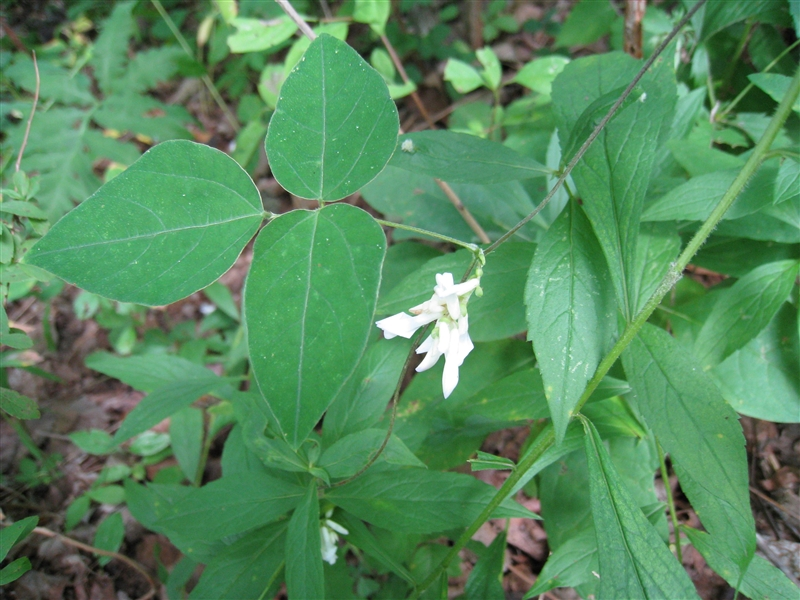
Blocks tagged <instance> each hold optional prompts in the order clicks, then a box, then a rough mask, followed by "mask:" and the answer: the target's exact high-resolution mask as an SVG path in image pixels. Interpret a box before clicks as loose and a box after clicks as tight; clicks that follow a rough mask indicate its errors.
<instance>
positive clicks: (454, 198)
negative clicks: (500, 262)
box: [434, 178, 492, 244]
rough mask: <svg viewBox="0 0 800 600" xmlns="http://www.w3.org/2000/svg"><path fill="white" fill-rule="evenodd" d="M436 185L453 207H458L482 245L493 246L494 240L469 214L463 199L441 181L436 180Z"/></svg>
mask: <svg viewBox="0 0 800 600" xmlns="http://www.w3.org/2000/svg"><path fill="white" fill-rule="evenodd" d="M434 181H435V182H436V185H438V186H439V187H440V188H441V190H442V191H443V192H444V195H445V196H447V199H448V200H450V202H452V203H453V206H455V207H456V210H457V211H458V212H459V213H460V214H461V217H462V218H463V219H464V221H465V222H466V223H467V225H469V228H470V229H472V231H474V232H475V235H477V236H478V239H479V240H480V241H481V244H491V243H492V240H490V239H489V236H488V235H486V232H485V231H484V230H483V227H481V226H480V223H478V222H477V221H476V220H475V217H473V216H472V213H470V212H469V210H468V209H467V207H466V206H464V203H463V202H461V198H459V197H458V195H457V194H456V193H455V192H454V191H453V188H451V187H450V186H449V185H447V184H446V183H445V182H444V181H442V180H441V179H436V178H434Z"/></svg>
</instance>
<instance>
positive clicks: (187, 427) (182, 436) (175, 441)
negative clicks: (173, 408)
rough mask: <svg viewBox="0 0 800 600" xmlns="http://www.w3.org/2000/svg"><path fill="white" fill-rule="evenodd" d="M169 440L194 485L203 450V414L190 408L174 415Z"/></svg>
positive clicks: (170, 425)
mask: <svg viewBox="0 0 800 600" xmlns="http://www.w3.org/2000/svg"><path fill="white" fill-rule="evenodd" d="M169 438H170V443H171V445H172V452H173V453H174V454H175V459H176V460H177V461H178V464H179V465H180V467H181V471H183V474H184V475H186V479H188V480H189V482H191V483H193V482H194V481H195V479H196V477H197V469H198V467H199V466H200V455H201V452H202V450H203V412H202V411H201V410H198V409H196V408H192V407H191V406H190V407H187V408H184V409H182V410H179V411H178V412H176V413H175V414H173V415H172V418H171V419H170V423H169Z"/></svg>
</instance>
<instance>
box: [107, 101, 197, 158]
mask: <svg viewBox="0 0 800 600" xmlns="http://www.w3.org/2000/svg"><path fill="white" fill-rule="evenodd" d="M92 117H93V119H94V120H95V121H97V123H98V124H99V125H101V126H102V127H104V128H106V129H115V130H117V131H128V132H131V133H134V134H138V135H144V136H146V137H148V138H150V139H151V140H152V141H155V142H163V141H165V140H170V139H184V140H188V139H191V137H192V136H191V134H190V133H189V131H188V130H187V129H186V125H187V124H188V123H191V122H192V121H193V120H194V119H193V118H192V116H191V114H190V113H189V112H188V111H187V110H186V109H185V108H183V107H182V106H174V105H169V104H164V103H163V102H160V101H158V100H156V99H155V98H152V97H150V96H142V95H139V94H134V93H131V92H127V93H124V94H115V95H113V96H109V97H108V98H106V100H105V101H104V102H103V104H102V105H100V107H99V108H98V109H97V110H96V111H94V113H92ZM204 147H206V146H204Z"/></svg>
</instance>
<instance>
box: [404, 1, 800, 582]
mask: <svg viewBox="0 0 800 600" xmlns="http://www.w3.org/2000/svg"><path fill="white" fill-rule="evenodd" d="M698 4H699V3H698ZM698 4H695V8H696V7H697V6H698ZM687 16H688V15H687ZM798 95H800V68H798V70H797V72H796V73H795V76H794V78H793V79H792V82H791V84H790V85H789V89H788V90H787V92H786V94H785V95H784V97H783V100H781V103H780V104H779V105H778V109H777V110H776V111H775V114H774V115H773V117H772V120H771V121H770V123H769V125H768V126H767V129H766V131H765V132H764V135H763V136H762V137H761V139H760V140H759V141H758V143H757V144H756V146H755V148H754V149H753V152H752V154H751V155H750V158H749V159H748V160H747V162H746V163H745V165H744V167H743V168H742V170H741V172H740V173H739V175H738V176H737V177H736V179H735V180H734V181H733V183H732V184H731V186H730V188H728V191H727V192H725V195H724V196H723V197H722V198H721V199H720V201H719V203H718V204H717V206H716V207H715V208H714V210H713V211H712V212H711V215H710V216H709V217H708V219H706V221H705V222H704V223H703V225H702V226H701V227H700V229H699V230H698V231H697V233H696V234H695V236H694V237H693V238H692V240H691V241H690V242H689V244H688V245H687V246H686V248H685V249H684V251H683V252H681V255H680V256H679V257H678V260H677V261H676V262H675V263H673V264H672V265H671V266H670V269H669V270H668V271H667V274H666V275H665V276H664V278H663V279H662V281H661V283H660V284H659V286H658V288H657V289H656V291H655V292H653V295H652V296H651V297H650V299H649V300H648V301H647V304H645V306H644V308H642V310H641V311H640V312H639V313H638V314H637V315H636V317H634V319H633V321H631V322H630V323H629V324H628V326H627V327H626V328H625V330H624V331H623V332H622V335H621V336H620V338H619V340H617V343H616V344H614V347H613V348H612V349H611V351H610V352H609V353H608V354H607V355H606V356H605V357H604V358H603V360H602V361H601V362H600V364H599V365H598V367H597V371H596V372H595V374H594V376H593V377H592V379H591V380H590V381H589V384H588V385H587V386H586V389H585V390H584V392H583V394H582V395H581V398H580V400H579V402H578V405H577V406H576V407H575V409H574V410H573V414H577V413H579V412H580V410H581V409H582V408H583V405H584V404H585V403H586V401H587V400H588V399H589V397H590V396H591V395H592V393H593V392H594V391H595V389H597V386H598V385H599V384H600V381H601V380H602V379H603V377H605V375H606V373H608V371H609V369H610V368H611V367H612V365H613V364H614V363H615V362H616V361H617V358H619V356H620V355H621V354H622V351H623V350H625V348H627V347H628V344H630V343H631V341H633V338H634V337H636V334H637V333H638V332H639V330H640V329H641V328H642V327H643V326H644V324H645V322H647V319H648V318H649V317H650V315H651V314H652V313H653V311H655V309H656V307H657V306H658V305H659V304H660V303H661V300H662V299H663V298H664V296H666V294H667V293H668V292H669V291H670V289H672V286H673V285H675V283H676V282H677V281H678V280H679V279H680V277H681V274H682V273H683V270H684V269H685V268H686V265H688V264H689V261H690V260H691V259H692V257H694V255H695V254H696V253H697V251H698V250H699V249H700V246H702V245H703V244H704V243H705V241H706V239H708V237H709V236H710V235H711V232H712V231H713V230H714V228H715V227H716V226H717V225H718V224H719V222H720V220H722V217H723V216H724V214H725V212H726V211H727V210H728V209H729V208H730V206H731V204H733V201H734V200H735V199H736V197H737V196H738V195H739V193H741V191H742V190H743V189H744V187H745V185H746V184H747V181H748V180H749V179H750V177H751V176H752V175H753V174H754V173H755V172H756V170H757V169H758V167H759V166H760V165H761V163H762V162H763V160H764V158H765V156H766V155H767V152H768V151H769V147H770V146H771V145H772V142H773V141H774V140H775V138H776V137H777V135H778V132H779V131H780V130H781V127H783V124H784V123H785V122H786V119H787V118H788V116H789V115H790V114H791V112H792V105H793V104H794V102H795V101H796V100H797V97H798ZM487 252H488V250H487ZM545 433H547V439H544V438H545ZM540 440H541V441H542V447H541V448H540V447H539V442H540ZM554 440H555V436H554V434H553V428H552V424H549V425H548V427H547V429H545V430H543V431H542V434H541V435H540V436H539V438H537V441H536V442H534V446H535V447H536V448H537V452H538V456H541V454H542V453H543V452H544V451H545V450H547V449H548V448H549V447H550V446H551V445H552V443H553V441H554ZM539 450H540V451H539ZM538 456H537V458H538ZM526 458H528V457H526ZM534 462H535V459H534V460H523V461H522V462H520V464H519V465H518V466H517V469H516V470H515V471H514V472H513V473H512V475H511V477H509V480H511V479H512V478H513V479H514V481H518V480H519V478H521V477H522V476H523V475H524V474H525V472H526V471H527V470H528V469H529V468H530V467H531V465H532V464H533V463H534ZM509 480H506V483H508V481H509ZM512 485H513V484H512ZM510 490H511V487H510V486H509V487H507V486H506V484H503V487H501V488H500V489H499V490H498V491H497V494H496V495H495V497H494V498H492V501H491V502H490V504H489V506H490V507H492V510H494V508H496V507H497V506H499V505H500V503H501V502H502V501H503V500H505V497H506V494H508V493H509V491H510ZM487 508H488V507H487ZM489 514H491V511H489V512H488V513H487V511H484V512H482V513H481V514H480V516H479V517H478V519H476V520H475V522H473V524H472V525H471V526H470V527H469V529H468V530H467V531H466V532H465V534H464V535H462V536H461V537H460V538H459V539H458V540H457V541H456V543H455V545H454V546H453V547H452V548H451V550H450V552H448V554H447V556H445V558H444V560H442V562H441V563H440V564H439V565H438V566H437V567H436V568H435V569H434V570H433V571H432V572H431V574H430V575H429V576H428V577H427V578H426V579H425V581H423V582H422V583H421V584H420V586H419V587H418V588H417V590H416V592H415V594H416V596H417V597H418V596H419V594H421V593H422V592H423V591H425V589H427V587H428V586H430V584H431V583H432V582H433V581H434V580H435V579H436V577H438V576H439V574H440V573H441V572H443V571H444V569H446V568H447V565H448V564H449V563H450V561H451V560H452V559H453V558H455V556H456V555H457V554H458V552H459V551H460V550H461V548H463V547H464V545H466V543H467V542H468V541H469V540H470V539H471V535H472V534H474V532H476V531H477V530H478V529H479V528H480V526H481V525H482V524H483V522H484V521H485V519H487V518H488V515H489ZM470 532H471V533H470ZM468 533H470V535H469V536H467V534H468Z"/></svg>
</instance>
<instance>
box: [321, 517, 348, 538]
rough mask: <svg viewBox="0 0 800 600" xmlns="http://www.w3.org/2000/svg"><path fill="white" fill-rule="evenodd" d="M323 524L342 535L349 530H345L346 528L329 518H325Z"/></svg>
mask: <svg viewBox="0 0 800 600" xmlns="http://www.w3.org/2000/svg"><path fill="white" fill-rule="evenodd" d="M325 525H327V526H328V527H330V528H331V529H333V530H334V531H335V532H336V533H341V534H342V535H347V534H348V533H350V532H349V531H347V529H345V528H344V527H342V526H341V525H339V524H338V523H337V522H336V521H331V520H330V519H325Z"/></svg>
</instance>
